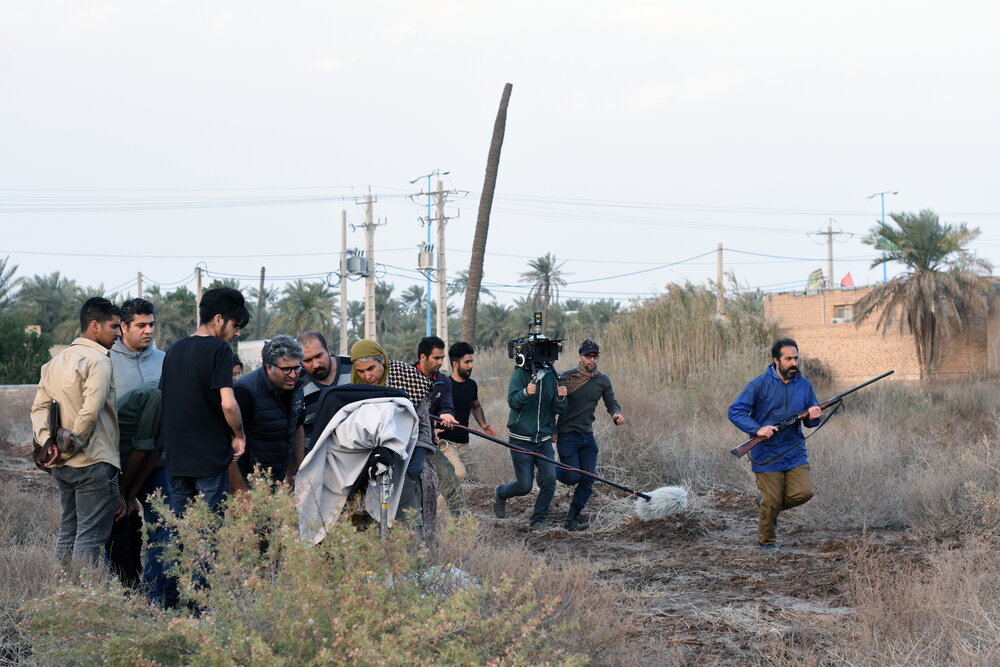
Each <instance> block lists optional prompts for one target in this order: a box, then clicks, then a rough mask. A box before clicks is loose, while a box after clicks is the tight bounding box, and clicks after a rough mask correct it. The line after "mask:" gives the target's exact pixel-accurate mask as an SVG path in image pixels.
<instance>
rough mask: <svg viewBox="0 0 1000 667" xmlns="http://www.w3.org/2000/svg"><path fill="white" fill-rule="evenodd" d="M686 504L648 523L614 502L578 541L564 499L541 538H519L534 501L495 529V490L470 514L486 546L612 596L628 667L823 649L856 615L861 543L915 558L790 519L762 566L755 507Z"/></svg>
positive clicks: (717, 495)
mask: <svg viewBox="0 0 1000 667" xmlns="http://www.w3.org/2000/svg"><path fill="white" fill-rule="evenodd" d="M563 492H565V487H562V486H560V487H559V493H560V494H562V493H563ZM690 500H691V506H690V507H689V510H688V511H687V512H685V513H684V514H681V515H678V516H674V517H669V518H666V519H661V520H657V521H652V522H648V523H643V522H641V521H639V520H638V518H637V517H635V516H634V515H632V514H626V511H627V509H628V508H629V507H630V504H626V501H621V502H620V503H617V502H616V507H615V510H616V516H615V517H613V518H609V517H605V516H603V514H606V512H602V515H601V516H599V517H598V520H596V521H594V522H593V523H594V524H595V525H594V530H591V531H586V532H570V531H567V530H565V529H563V528H561V527H558V526H560V523H561V519H562V518H563V517H564V516H565V511H566V508H567V507H568V502H569V501H568V496H562V497H561V496H560V495H557V498H556V500H555V501H554V502H553V507H552V514H551V515H550V521H554V523H553V525H554V526H556V527H553V528H550V529H548V530H546V531H542V532H538V533H532V532H528V530H527V516H528V515H529V514H530V510H531V503H533V501H534V496H528V497H526V498H515V499H511V500H509V501H508V505H507V507H508V513H507V518H506V519H504V520H498V519H496V518H495V517H493V515H492V511H491V508H490V503H491V502H492V489H486V488H478V489H472V490H470V493H469V498H468V507H469V508H470V509H472V511H474V512H475V513H476V514H477V515H479V517H480V519H481V520H482V521H483V522H488V523H490V524H491V529H490V530H487V531H485V532H486V534H487V535H490V536H491V538H490V539H495V540H497V541H498V542H500V541H503V540H521V541H523V542H524V543H525V544H526V545H527V546H528V547H529V548H530V549H531V550H532V551H534V552H536V553H539V554H543V555H544V556H545V557H547V558H551V559H556V560H560V559H574V560H584V561H587V562H589V563H591V564H592V565H593V566H596V568H597V571H598V573H599V577H600V579H602V580H604V581H606V582H608V583H609V584H611V585H614V586H615V587H617V588H620V589H621V590H622V605H621V606H622V613H626V614H630V615H631V616H633V617H634V619H635V621H636V623H635V624H634V629H633V631H632V632H631V633H630V636H629V639H628V643H629V645H630V649H631V650H630V654H631V655H630V656H629V657H628V658H624V659H623V662H626V663H633V662H638V663H639V664H692V663H694V664H727V665H729V664H731V665H745V664H752V663H769V664H774V662H775V660H774V658H775V654H774V650H775V647H776V645H779V644H780V645H784V646H794V645H795V644H798V643H808V644H810V645H811V648H814V649H815V648H819V647H822V646H825V645H829V644H830V643H831V642H835V641H838V640H839V639H838V638H842V637H843V636H844V632H843V631H844V629H845V626H846V624H848V623H849V622H850V618H851V616H852V615H853V613H854V612H853V610H852V609H851V608H850V606H849V605H848V601H847V599H846V598H845V595H844V590H843V585H844V582H845V577H846V575H847V572H848V568H849V561H850V558H849V556H850V552H851V550H852V549H854V548H856V547H857V545H858V542H859V540H864V541H865V542H866V544H867V545H869V546H878V547H879V549H880V551H883V552H884V553H888V554H895V555H897V556H898V557H900V558H905V559H908V558H913V557H918V556H917V554H918V552H919V548H918V547H917V545H916V544H914V543H913V541H912V539H911V538H910V537H908V536H907V535H905V534H903V533H899V532H891V531H888V532H881V531H880V532H877V533H869V534H867V535H864V536H862V535H860V534H858V533H847V532H830V531H809V530H805V529H803V528H802V527H801V526H799V525H798V524H797V523H796V521H795V518H794V515H795V512H794V510H792V511H789V512H787V513H785V514H783V515H782V517H781V522H780V523H779V526H778V539H779V543H780V545H781V548H782V553H780V554H760V553H759V552H758V551H757V540H756V531H757V507H756V504H755V502H754V498H753V497H752V496H750V495H737V494H732V493H728V492H725V491H715V492H712V493H709V494H705V495H704V496H693V497H691V499H690ZM601 524H604V525H603V526H602V525H601ZM779 662H780V660H779Z"/></svg>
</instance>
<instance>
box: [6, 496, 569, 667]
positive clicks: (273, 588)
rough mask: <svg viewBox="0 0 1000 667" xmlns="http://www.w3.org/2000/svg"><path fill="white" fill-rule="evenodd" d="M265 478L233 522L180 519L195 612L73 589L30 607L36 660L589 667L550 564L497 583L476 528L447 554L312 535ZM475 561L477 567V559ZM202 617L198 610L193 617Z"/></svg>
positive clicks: (455, 535) (347, 533) (240, 503)
mask: <svg viewBox="0 0 1000 667" xmlns="http://www.w3.org/2000/svg"><path fill="white" fill-rule="evenodd" d="M266 486H267V485H266V484H258V485H257V487H256V488H254V489H253V490H252V491H251V493H250V494H249V495H247V496H238V497H236V498H235V499H234V500H233V501H232V502H231V503H230V504H229V505H228V506H227V507H226V508H225V515H224V516H220V515H218V514H215V513H213V512H212V511H210V510H209V509H208V508H207V507H206V506H205V505H204V503H200V502H199V503H195V504H194V505H192V507H191V508H190V509H189V510H188V512H187V513H186V514H185V515H184V517H183V518H180V519H177V518H174V517H172V516H169V513H168V514H167V516H168V522H169V523H170V524H171V528H172V530H174V531H175V532H176V535H177V540H176V541H175V546H174V547H172V549H173V552H172V554H170V555H171V556H173V557H174V558H175V559H176V561H175V563H176V564H175V566H174V572H175V573H176V574H177V576H178V580H179V585H180V592H181V596H182V601H183V602H184V603H185V605H186V610H185V611H184V612H182V613H177V612H165V611H162V610H160V609H157V608H153V607H150V606H148V605H147V604H146V603H145V601H144V600H143V599H142V598H141V597H139V596H136V595H133V594H128V593H126V592H124V591H123V590H121V589H120V588H119V587H118V586H117V585H116V584H114V583H113V582H104V583H103V584H100V585H94V584H91V585H89V586H84V585H79V584H77V585H70V584H68V583H66V582H64V583H63V585H62V586H61V587H60V588H59V590H57V591H56V592H54V593H53V594H51V595H48V596H46V597H43V598H41V599H38V600H35V601H32V602H30V603H28V605H27V607H26V609H25V617H26V618H28V619H30V620H28V621H26V623H25V625H26V628H27V630H28V632H29V633H30V634H31V635H32V639H33V645H34V652H35V655H36V656H37V657H39V658H41V659H43V660H51V661H54V662H57V663H84V664H88V663H103V664H145V665H154V664H213V665H236V664H239V665H309V664H315V665H319V664H344V663H353V664H385V665H415V664H432V663H433V664H540V663H549V664H566V665H570V664H583V663H585V662H587V656H586V655H584V654H582V653H579V652H578V651H577V649H576V648H574V647H573V646H571V642H572V637H573V636H574V633H573V631H572V630H573V629H572V628H571V627H568V625H570V624H571V623H570V622H569V621H566V620H565V619H561V617H560V613H559V612H560V609H561V603H562V601H561V600H560V599H559V597H558V596H550V595H545V594H539V593H538V592H537V591H538V589H539V587H537V586H536V584H537V583H538V580H539V578H540V577H542V576H543V571H542V569H541V567H542V566H537V567H535V568H534V569H530V570H526V571H519V572H511V573H510V574H509V575H501V576H495V577H494V576H489V575H488V574H487V575H486V576H483V575H482V574H477V573H476V572H469V573H467V574H465V575H461V574H458V571H457V570H456V568H459V567H473V566H474V560H475V559H474V558H469V559H467V558H466V557H467V556H468V555H469V554H470V553H471V552H472V551H473V550H474V549H475V542H476V541H475V539H474V537H473V528H474V526H472V525H471V524H470V523H456V524H450V525H449V526H447V527H446V528H445V530H443V531H442V534H441V535H440V540H439V541H440V543H439V544H438V545H437V546H436V547H434V548H430V547H427V546H426V545H425V544H422V543H421V542H420V541H419V540H418V539H417V538H416V537H415V536H414V534H413V533H411V532H408V531H406V530H403V529H402V528H401V527H397V528H395V529H394V530H393V531H392V533H391V536H390V538H389V539H388V540H387V541H386V542H381V541H379V539H378V531H377V530H369V531H364V532H359V531H356V530H355V529H354V528H352V527H351V525H350V523H349V522H344V523H341V524H338V525H336V526H335V527H333V529H332V530H331V531H330V533H329V535H328V536H327V537H326V539H325V540H324V541H323V542H322V543H321V544H320V545H318V546H310V545H308V544H306V543H303V542H301V541H299V539H298V536H297V513H296V511H295V507H294V500H293V498H292V497H291V495H290V493H289V492H288V491H287V490H285V489H283V488H279V489H277V490H274V491H272V490H269V489H267V488H266ZM466 560H468V561H469V565H464V562H465V561H466ZM188 610H194V611H188Z"/></svg>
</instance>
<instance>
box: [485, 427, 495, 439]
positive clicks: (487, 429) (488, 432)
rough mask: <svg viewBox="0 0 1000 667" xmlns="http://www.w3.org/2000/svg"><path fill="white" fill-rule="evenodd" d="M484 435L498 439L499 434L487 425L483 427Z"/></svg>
mask: <svg viewBox="0 0 1000 667" xmlns="http://www.w3.org/2000/svg"><path fill="white" fill-rule="evenodd" d="M483 433H485V434H486V435H492V436H493V437H494V438H495V437H497V432H496V431H494V430H493V427H492V426H490V425H489V424H487V425H486V426H483Z"/></svg>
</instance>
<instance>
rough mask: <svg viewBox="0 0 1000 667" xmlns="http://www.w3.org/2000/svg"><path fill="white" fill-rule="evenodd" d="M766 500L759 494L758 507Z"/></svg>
mask: <svg viewBox="0 0 1000 667" xmlns="http://www.w3.org/2000/svg"><path fill="white" fill-rule="evenodd" d="M762 500H764V496H762V495H760V494H759V493H758V494H757V507H760V503H761V501H762Z"/></svg>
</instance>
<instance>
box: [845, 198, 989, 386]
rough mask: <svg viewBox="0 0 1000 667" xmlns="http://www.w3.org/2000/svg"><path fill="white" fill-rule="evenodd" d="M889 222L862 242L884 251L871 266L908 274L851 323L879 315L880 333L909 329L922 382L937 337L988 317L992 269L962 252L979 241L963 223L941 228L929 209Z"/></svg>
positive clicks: (880, 290) (875, 293) (878, 291)
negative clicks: (892, 265)
mask: <svg viewBox="0 0 1000 667" xmlns="http://www.w3.org/2000/svg"><path fill="white" fill-rule="evenodd" d="M889 217H890V218H892V223H883V222H878V223H876V224H875V226H874V227H872V228H871V230H870V232H869V234H868V236H867V237H866V238H865V239H864V242H865V243H867V244H868V245H872V246H874V245H878V246H879V248H882V247H885V248H887V250H886V251H885V253H884V254H883V255H882V256H881V257H879V258H878V259H876V260H875V261H874V262H872V267H875V266H878V265H879V264H883V263H885V262H899V263H901V264H903V265H905V266H906V268H907V271H906V273H904V274H902V275H899V276H896V277H895V278H893V279H892V280H890V281H889V282H886V283H883V284H881V285H878V286H876V287H874V288H873V289H872V291H871V292H869V293H868V294H866V295H865V296H864V297H863V298H862V299H861V300H860V301H858V302H857V303H856V304H855V307H854V310H855V313H854V315H855V321H856V322H857V324H859V325H860V324H861V322H863V321H865V320H866V319H867V318H868V317H870V316H871V315H873V314H874V313H875V312H879V317H878V322H877V323H876V326H877V327H878V328H879V329H880V330H881V331H882V332H883V333H884V332H885V331H886V330H888V328H889V327H890V326H892V325H893V324H898V326H899V328H900V330H901V331H902V330H903V327H904V326H906V327H908V328H909V330H910V332H911V333H912V334H913V340H914V342H915V344H916V351H917V362H918V363H919V365H920V379H921V380H924V381H927V380H929V379H930V377H931V365H932V364H933V363H934V361H935V359H936V357H937V348H938V341H939V340H940V339H941V337H942V336H943V335H948V334H950V333H952V332H953V331H956V330H961V329H964V328H965V327H966V326H967V325H968V324H969V323H970V321H971V320H972V319H973V318H975V317H978V316H981V315H983V314H985V313H986V311H987V294H988V291H989V289H990V283H989V281H988V280H987V278H986V277H985V276H986V275H988V274H989V272H990V268H991V267H990V264H989V262H987V261H986V260H983V259H979V258H977V257H975V256H973V255H972V253H971V252H970V251H969V250H968V249H967V248H966V245H968V244H969V243H970V242H971V241H973V240H974V239H975V238H976V237H978V236H979V234H980V231H979V228H974V229H969V228H968V227H967V226H966V224H965V223H964V222H963V223H960V224H958V225H951V224H942V223H941V222H940V221H939V220H938V216H937V214H936V213H934V211H931V210H929V209H925V210H923V211H920V213H918V214H916V215H914V214H912V213H891V214H890V215H889ZM893 223H895V224H893ZM886 242H887V243H886Z"/></svg>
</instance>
